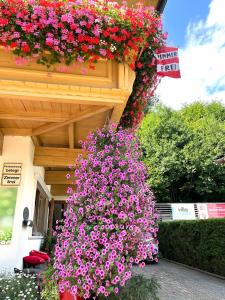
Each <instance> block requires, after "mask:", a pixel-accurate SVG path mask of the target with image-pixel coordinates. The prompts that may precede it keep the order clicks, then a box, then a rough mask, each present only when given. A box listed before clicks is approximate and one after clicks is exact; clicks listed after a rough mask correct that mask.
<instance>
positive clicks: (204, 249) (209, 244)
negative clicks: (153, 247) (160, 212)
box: [159, 219, 225, 276]
mask: <svg viewBox="0 0 225 300" xmlns="http://www.w3.org/2000/svg"><path fill="white" fill-rule="evenodd" d="M159 250H160V252H161V254H162V256H163V257H165V258H168V259H171V260H174V261H177V262H181V263H183V264H186V265H189V266H192V267H196V268H198V269H202V270H205V271H208V272H211V273H215V274H218V275H222V276H225V219H208V220H192V221H170V222H161V223H160V225H159Z"/></svg>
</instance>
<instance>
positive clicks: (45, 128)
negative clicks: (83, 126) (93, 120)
mask: <svg viewBox="0 0 225 300" xmlns="http://www.w3.org/2000/svg"><path fill="white" fill-rule="evenodd" d="M107 110H109V107H108V106H103V107H97V108H96V107H91V108H88V109H85V110H83V111H80V112H77V113H75V114H74V115H73V116H71V117H70V119H69V120H66V121H64V122H61V123H47V124H45V125H42V126H40V127H38V128H35V129H33V130H32V135H33V136H35V135H40V134H43V133H46V132H49V131H53V130H55V129H57V128H60V127H63V126H67V125H70V124H72V123H75V122H78V121H81V120H84V119H87V118H89V117H92V116H94V115H96V114H99V113H102V112H105V111H107Z"/></svg>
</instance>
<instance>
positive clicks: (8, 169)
mask: <svg viewBox="0 0 225 300" xmlns="http://www.w3.org/2000/svg"><path fill="white" fill-rule="evenodd" d="M21 172H22V164H21V163H4V165H3V171H2V173H3V174H13V175H14V174H17V175H19V174H21Z"/></svg>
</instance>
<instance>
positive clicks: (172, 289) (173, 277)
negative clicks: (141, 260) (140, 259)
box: [135, 259, 225, 300]
mask: <svg viewBox="0 0 225 300" xmlns="http://www.w3.org/2000/svg"><path fill="white" fill-rule="evenodd" d="M135 273H144V275H145V276H147V277H150V278H151V277H156V278H157V281H158V283H159V284H160V286H161V288H160V290H159V298H160V300H225V280H223V279H220V278H216V277H213V276H210V275H208V274H204V273H202V272H199V271H196V270H191V269H189V268H186V267H185V266H182V265H177V264H174V263H172V262H169V261H166V260H162V259H161V260H160V262H159V263H158V264H154V265H148V266H146V268H144V269H139V268H137V269H136V270H135Z"/></svg>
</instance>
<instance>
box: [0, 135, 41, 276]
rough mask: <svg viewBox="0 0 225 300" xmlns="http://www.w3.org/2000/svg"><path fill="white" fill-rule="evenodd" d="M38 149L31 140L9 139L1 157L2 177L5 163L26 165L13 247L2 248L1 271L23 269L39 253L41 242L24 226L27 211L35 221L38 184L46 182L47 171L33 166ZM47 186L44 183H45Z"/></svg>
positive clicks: (5, 139) (27, 138) (16, 137)
mask: <svg viewBox="0 0 225 300" xmlns="http://www.w3.org/2000/svg"><path fill="white" fill-rule="evenodd" d="M33 156H34V145H33V142H32V140H31V138H30V137H19V136H5V137H4V144H3V153H2V156H0V174H2V167H3V164H4V163H5V162H8V163H9V162H13V163H16V162H17V163H22V164H23V165H22V176H21V184H20V186H19V187H18V192H17V202H16V208H15V215H14V224H13V236H12V241H11V244H9V245H0V270H2V269H7V270H10V271H12V270H13V268H14V267H17V268H21V267H22V257H23V256H26V255H28V254H29V251H30V250H32V249H39V247H40V244H41V239H40V238H35V237H32V228H30V227H26V228H24V227H23V226H22V221H23V210H24V208H25V207H28V208H29V212H30V216H29V218H30V219H31V220H33V214H34V206H35V193H36V186H37V180H38V178H39V179H41V178H42V179H43V178H44V168H42V167H34V166H33ZM41 181H42V183H43V180H41ZM0 183H1V182H0Z"/></svg>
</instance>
